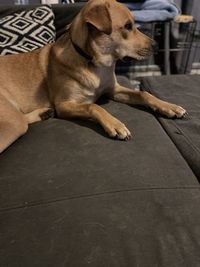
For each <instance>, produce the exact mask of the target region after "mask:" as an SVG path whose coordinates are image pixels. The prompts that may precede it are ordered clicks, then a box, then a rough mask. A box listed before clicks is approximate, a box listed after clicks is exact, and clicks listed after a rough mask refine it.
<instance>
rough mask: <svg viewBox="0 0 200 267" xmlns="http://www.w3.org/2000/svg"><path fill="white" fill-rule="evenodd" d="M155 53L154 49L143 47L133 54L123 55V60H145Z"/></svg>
mask: <svg viewBox="0 0 200 267" xmlns="http://www.w3.org/2000/svg"><path fill="white" fill-rule="evenodd" d="M152 54H153V50H152V49H149V48H141V49H138V50H137V51H135V54H134V55H133V56H125V57H123V59H122V60H123V61H125V62H129V61H132V60H145V59H147V58H148V57H149V56H151V55H152Z"/></svg>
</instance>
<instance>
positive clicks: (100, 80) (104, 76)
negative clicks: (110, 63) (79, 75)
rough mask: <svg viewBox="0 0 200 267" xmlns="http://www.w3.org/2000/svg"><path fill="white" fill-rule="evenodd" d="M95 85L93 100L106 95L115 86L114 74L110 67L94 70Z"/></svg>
mask: <svg viewBox="0 0 200 267" xmlns="http://www.w3.org/2000/svg"><path fill="white" fill-rule="evenodd" d="M93 79H95V80H96V84H95V86H94V88H93V97H94V100H97V99H98V98H99V97H100V96H101V95H103V94H105V93H108V92H109V91H110V90H111V89H112V88H113V87H114V84H115V78H114V72H113V68H111V67H101V68H96V69H94V77H93Z"/></svg>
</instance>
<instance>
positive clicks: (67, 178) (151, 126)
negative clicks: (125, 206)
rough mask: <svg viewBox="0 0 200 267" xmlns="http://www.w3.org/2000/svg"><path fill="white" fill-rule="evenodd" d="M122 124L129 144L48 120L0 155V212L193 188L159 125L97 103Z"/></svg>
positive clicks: (86, 125) (77, 124)
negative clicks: (119, 194)
mask: <svg viewBox="0 0 200 267" xmlns="http://www.w3.org/2000/svg"><path fill="white" fill-rule="evenodd" d="M102 106H103V107H104V108H105V109H106V110H108V111H109V112H110V113H111V114H113V115H114V116H116V117H117V118H119V119H120V120H121V121H123V122H124V123H125V124H126V125H127V127H128V128H129V129H130V131H131V132H132V134H133V138H132V140H130V141H128V142H125V141H117V140H113V139H110V138H108V137H107V135H106V134H105V133H104V131H103V130H102V128H101V127H100V126H99V125H97V124H95V123H93V122H87V121H79V120H76V121H64V120H58V119H50V120H48V121H44V122H41V123H35V124H33V125H31V126H30V129H29V131H28V133H27V134H26V135H25V136H23V137H22V138H20V139H19V140H17V141H16V143H15V144H13V145H12V146H11V147H9V148H8V149H7V150H6V151H5V152H4V153H3V154H2V155H0V170H1V175H0V176H1V179H0V188H1V195H0V208H1V209H10V208H16V207H21V206H27V205H29V204H30V205H32V204H36V203H43V202H45V203H46V202H49V201H58V200H60V199H63V198H64V199H65V198H73V197H82V196H87V195H91V194H104V193H105V192H115V191H129V190H132V189H138V190H141V189H149V188H177V187H178V188H179V187H181V188H182V187H184V188H187V187H188V188H190V187H196V186H199V183H198V181H197V180H196V177H195V176H194V175H193V173H192V171H191V170H190V168H189V167H188V165H187V163H186V162H185V161H184V159H183V158H182V156H181V154H180V153H179V152H178V150H177V149H176V147H175V146H174V144H173V143H172V141H171V140H170V138H169V137H168V136H167V135H166V133H165V132H164V131H163V129H162V127H161V125H160V124H159V122H158V121H157V120H156V119H155V118H154V117H153V116H152V114H150V113H149V112H147V111H146V110H140V109H135V108H132V107H130V106H127V105H124V104H119V103H115V102H109V103H102Z"/></svg>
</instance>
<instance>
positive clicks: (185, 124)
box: [142, 75, 200, 181]
mask: <svg viewBox="0 0 200 267" xmlns="http://www.w3.org/2000/svg"><path fill="white" fill-rule="evenodd" d="M142 83H143V87H144V88H145V89H147V90H149V91H150V92H152V93H153V94H156V95H157V96H158V97H160V98H161V99H163V100H166V101H169V102H172V103H176V104H178V105H181V106H183V107H184V108H185V109H186V110H187V112H188V116H187V117H186V118H185V119H181V120H180V119H176V120H169V119H166V118H163V117H160V116H158V120H159V121H160V123H161V124H162V126H163V127H164V129H165V130H166V132H167V133H168V134H169V136H170V137H171V138H172V140H173V142H174V143H175V144H176V146H177V148H178V149H179V151H180V152H181V153H182V155H183V157H184V158H185V159H186V161H187V162H188V164H189V166H190V167H191V169H192V170H193V172H194V173H195V175H196V176H197V178H198V179H199V181H200V94H199V84H200V75H170V76H161V77H147V78H144V79H142Z"/></svg>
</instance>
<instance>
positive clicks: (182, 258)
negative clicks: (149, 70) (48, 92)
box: [0, 12, 200, 267]
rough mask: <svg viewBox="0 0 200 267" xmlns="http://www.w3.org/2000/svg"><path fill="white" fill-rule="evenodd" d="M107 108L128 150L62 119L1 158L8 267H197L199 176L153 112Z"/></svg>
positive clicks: (39, 126)
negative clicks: (127, 136) (124, 133)
mask: <svg viewBox="0 0 200 267" xmlns="http://www.w3.org/2000/svg"><path fill="white" fill-rule="evenodd" d="M0 14H1V12H0ZM68 15H69V16H71V13H70V14H68V13H66V18H67V16H68ZM60 19H61V18H60ZM60 30H61V31H62V30H63V29H58V31H60ZM120 82H121V83H123V84H125V85H126V86H129V87H131V85H130V84H129V81H128V80H127V79H125V78H120ZM174 92H175V91H174ZM99 104H100V105H102V107H104V108H105V109H106V110H108V111H109V112H110V113H111V114H113V115H114V116H116V117H117V118H118V119H120V120H121V121H123V122H124V123H125V124H126V125H127V127H128V128H129V129H130V130H131V132H132V134H133V138H132V139H131V140H130V141H128V142H125V141H117V140H113V139H110V138H108V136H107V135H106V134H105V133H104V131H103V130H102V128H101V127H100V126H99V125H97V124H95V123H94V122H89V121H80V120H73V121H64V120H58V119H56V118H55V119H50V120H48V121H44V122H41V123H35V124H33V125H31V126H30V128H29V130H28V133H27V134H26V135H24V136H23V137H21V138H20V139H18V140H17V141H16V142H15V143H14V144H13V145H12V146H10V147H9V148H8V149H7V150H6V151H5V152H4V153H2V154H1V155H0V266H2V267H19V266H20V267H21V266H22V267H38V266H39V267H40V266H41V267H62V266H63V267H85V266H92V267H136V266H138V267H155V266H157V267H169V266H170V267H188V266H192V267H199V266H200V254H199V251H200V209H199V203H200V194H199V182H198V180H197V178H196V176H195V175H194V174H193V172H192V170H191V168H190V167H189V166H188V164H187V162H186V161H185V159H184V158H183V156H182V154H181V153H180V151H179V149H178V148H177V147H176V146H175V145H174V143H173V142H172V140H171V139H170V138H169V136H168V135H167V134H166V132H165V130H164V129H163V127H162V125H161V124H160V122H159V121H158V120H157V119H156V117H154V115H153V114H152V113H151V112H150V111H148V110H146V109H143V108H133V107H130V106H128V105H124V104H119V103H115V102H112V101H109V102H107V101H106V100H105V99H103V100H102V101H100V103H99Z"/></svg>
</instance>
